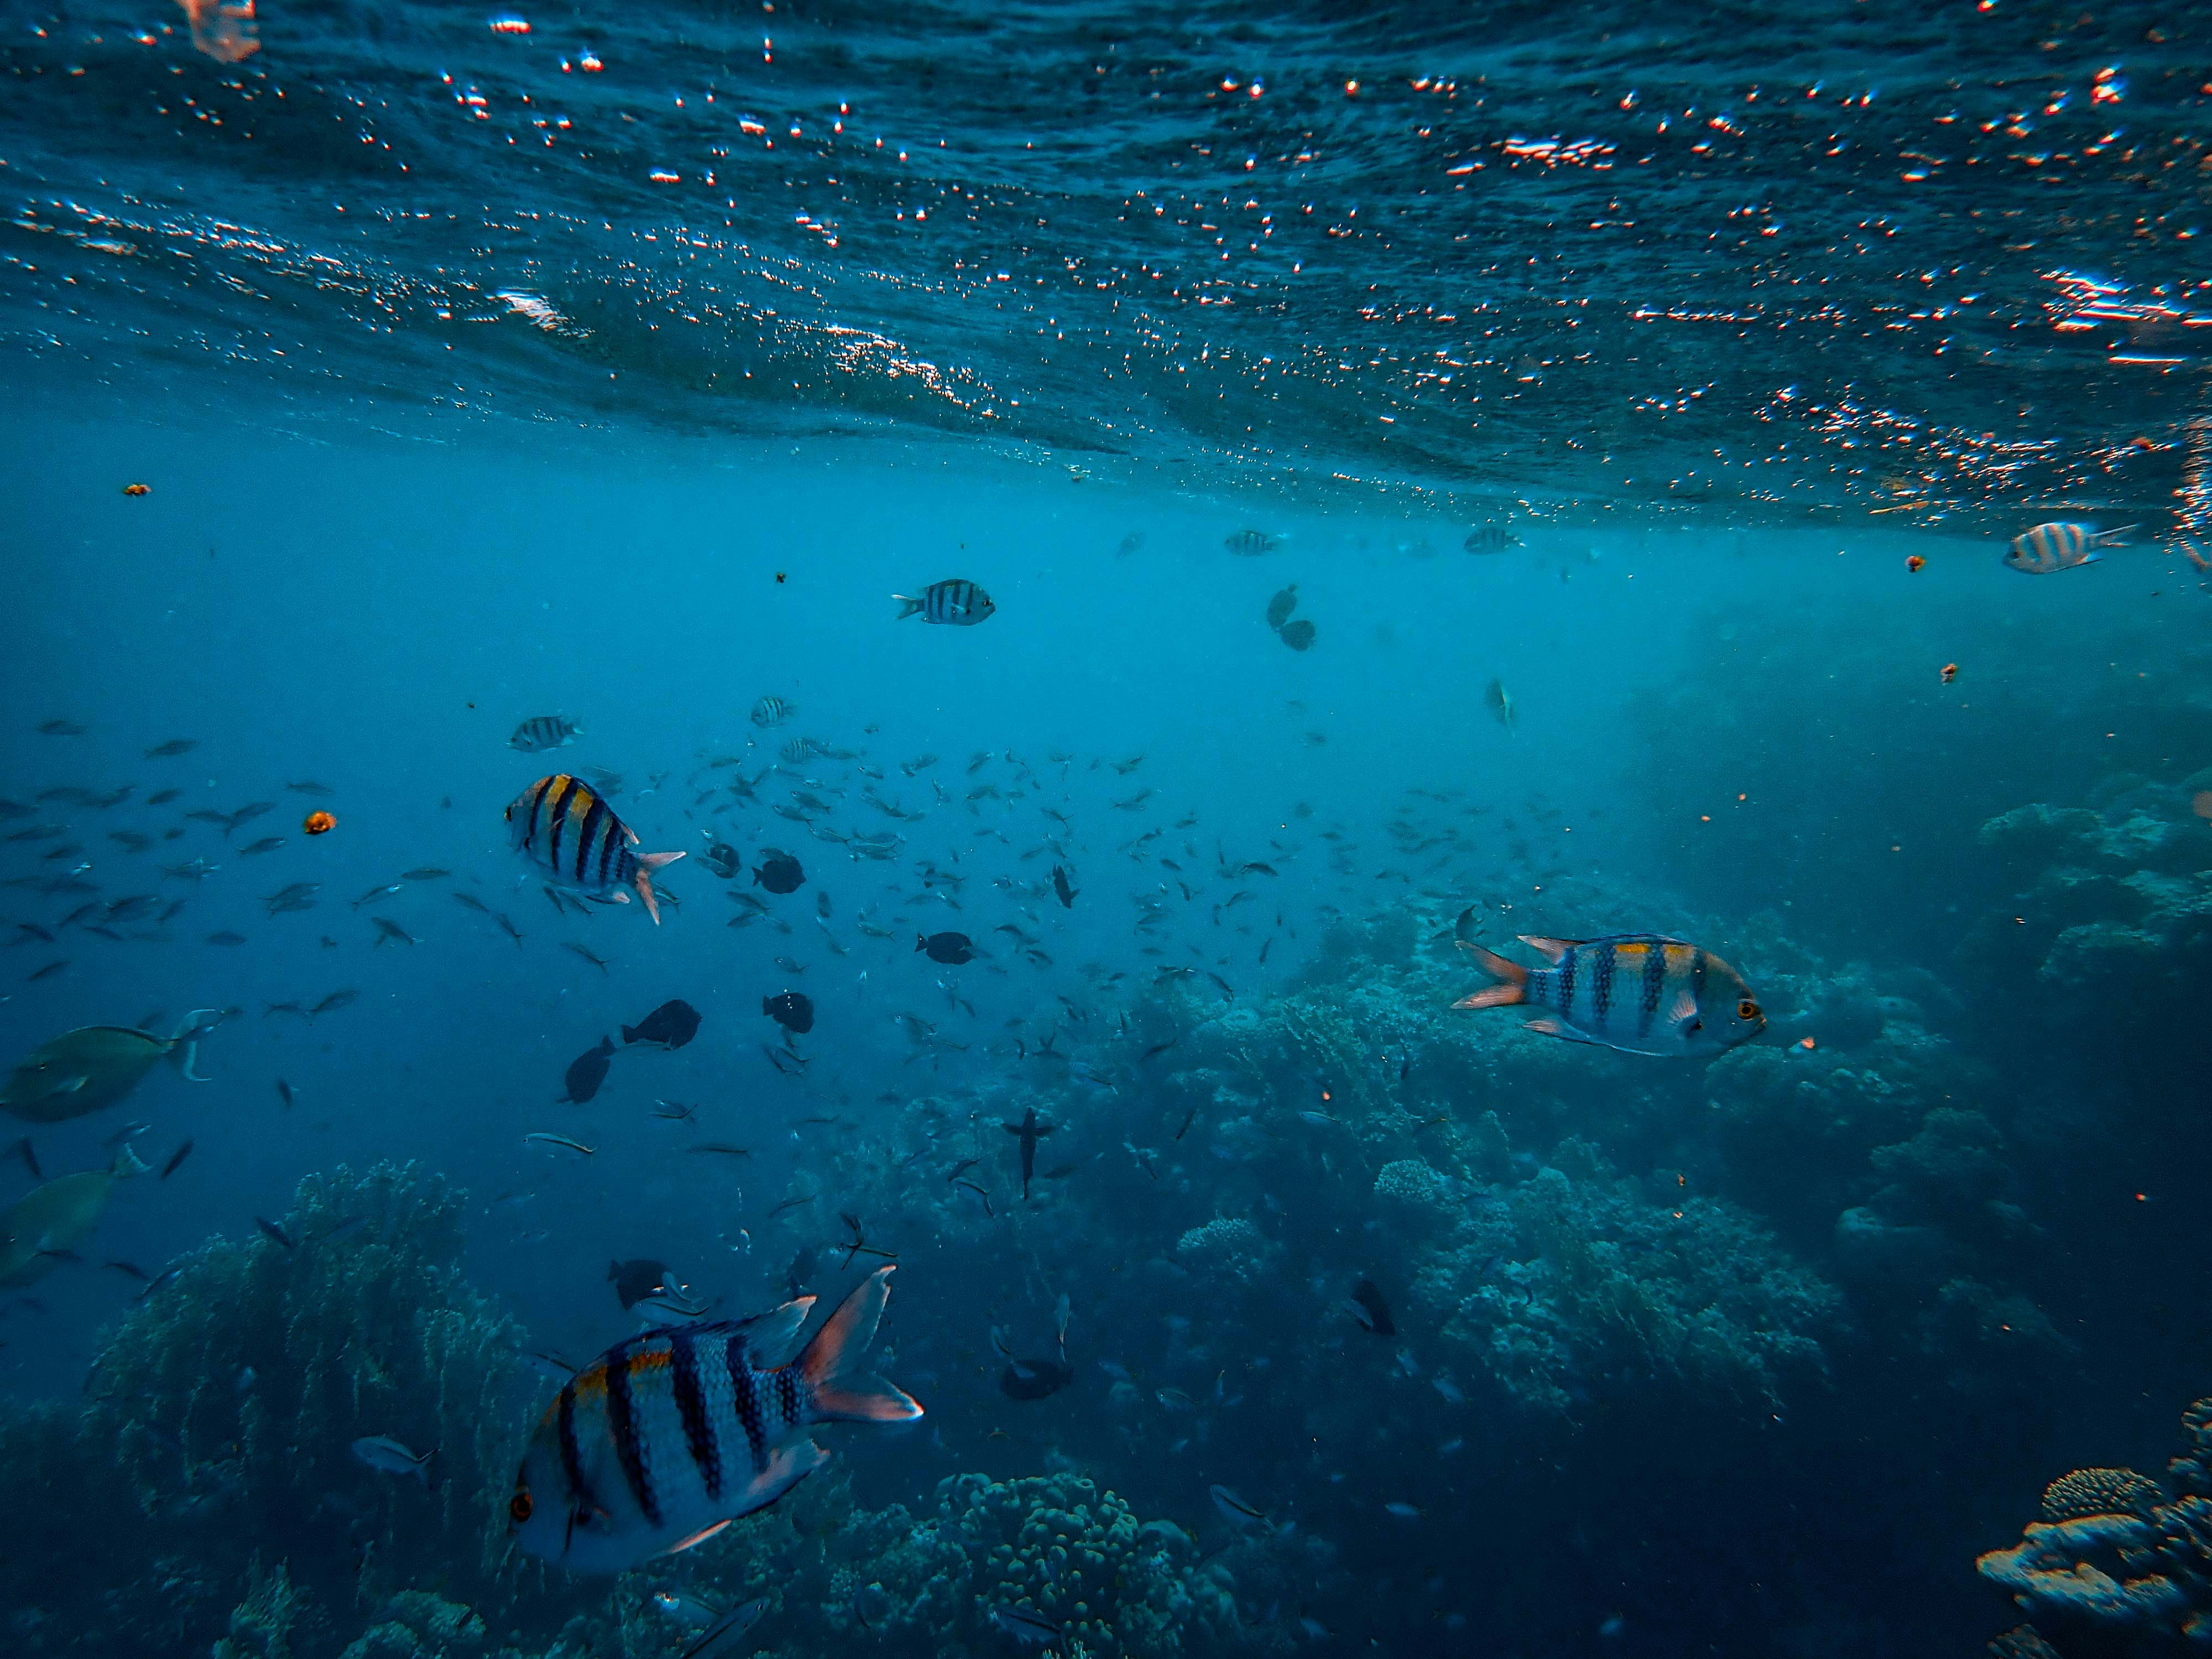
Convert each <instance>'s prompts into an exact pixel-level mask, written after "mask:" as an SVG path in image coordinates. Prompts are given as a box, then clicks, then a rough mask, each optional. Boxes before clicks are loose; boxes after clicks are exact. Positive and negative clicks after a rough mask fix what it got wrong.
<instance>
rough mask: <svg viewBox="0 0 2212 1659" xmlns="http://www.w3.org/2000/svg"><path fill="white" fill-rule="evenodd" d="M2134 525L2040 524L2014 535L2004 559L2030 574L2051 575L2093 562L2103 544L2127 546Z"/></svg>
mask: <svg viewBox="0 0 2212 1659" xmlns="http://www.w3.org/2000/svg"><path fill="white" fill-rule="evenodd" d="M2134 529H2135V526H2133V525H2127V526H2123V527H2122V528H2120V529H2118V530H2093V529H2091V528H2090V527H2089V526H2087V525H2086V524H2039V525H2038V526H2035V528H2034V529H2033V530H2030V531H2027V532H2024V533H2022V534H2021V535H2018V536H2015V537H2014V538H2012V547H2011V550H2009V551H2008V552H2007V553H2006V554H2005V561H2004V562H2005V563H2006V564H2007V565H2008V566H2009V567H2010V568H2013V569H2015V570H2018V571H2021V572H2024V573H2025V574H2027V575H2030V576H2048V575H2049V574H2051V572H2053V571H2055V570H2071V569H2073V568H2075V566H2076V565H2083V564H2094V563H2096V562H2097V560H2098V559H2099V558H2100V554H2099V553H2098V551H2097V550H2098V549H2099V548H2100V547H2124V546H2126V545H2127V538H2128V535H2129V532H2131V531H2133V530H2134Z"/></svg>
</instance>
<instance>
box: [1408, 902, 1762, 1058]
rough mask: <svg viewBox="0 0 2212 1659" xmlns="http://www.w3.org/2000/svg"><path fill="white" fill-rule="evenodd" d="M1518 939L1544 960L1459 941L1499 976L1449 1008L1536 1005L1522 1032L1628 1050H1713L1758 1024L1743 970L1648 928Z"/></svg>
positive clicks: (1746, 1036) (1744, 1038)
mask: <svg viewBox="0 0 2212 1659" xmlns="http://www.w3.org/2000/svg"><path fill="white" fill-rule="evenodd" d="M1521 942H1522V944H1523V945H1528V947H1529V948H1530V949H1531V950H1535V951H1542V952H1543V953H1544V955H1545V956H1546V957H1547V958H1548V959H1549V960H1550V962H1551V964H1552V965H1551V966H1550V967H1548V968H1523V967H1522V965H1521V964H1520V963H1517V962H1509V961H1507V960H1506V959H1505V958H1504V957H1501V956H1498V955H1497V954H1496V953H1495V952H1493V951H1486V950H1484V949H1483V948H1482V947H1481V946H1480V945H1474V944H1470V943H1468V941H1466V940H1464V939H1462V940H1460V941H1459V942H1458V943H1459V947H1460V949H1461V950H1462V951H1467V952H1468V954H1469V955H1471V956H1472V957H1474V959H1475V960H1476V961H1477V962H1479V963H1481V964H1482V966H1483V968H1484V969H1485V970H1486V972H1488V973H1489V974H1490V975H1491V976H1492V978H1493V979H1495V980H1497V981H1498V983H1497V984H1495V985H1490V986H1486V987H1483V988H1482V989H1481V990H1480V991H1477V992H1476V993H1475V994H1474V995H1473V996H1471V997H1467V998H1464V999H1462V1000H1460V1001H1458V1002H1455V1003H1454V1004H1452V1006H1453V1007H1455V1008H1504V1007H1516V1006H1524V1005H1525V1006H1529V1007H1534V1008H1541V1009H1543V1010H1546V1011H1547V1012H1544V1013H1542V1014H1541V1015H1539V1016H1538V1017H1537V1018H1534V1019H1531V1020H1528V1021H1527V1022H1525V1023H1526V1024H1527V1025H1528V1029H1529V1030H1532V1031H1541V1032H1542V1033H1543V1034H1544V1035H1545V1036H1555V1037H1564V1038H1565V1039H1566V1040H1567V1041H1568V1042H1594V1043H1596V1044H1598V1045H1599V1046H1600V1047H1601V1048H1618V1049H1620V1051H1621V1052H1622V1053H1624V1054H1660V1055H1666V1056H1674V1055H1687V1054H1719V1053H1720V1052H1721V1051H1722V1050H1723V1049H1724V1048H1735V1046H1736V1045H1737V1044H1738V1043H1740V1042H1750V1041H1751V1040H1752V1038H1753V1037H1755V1036H1758V1035H1759V1033H1760V1032H1761V1031H1763V1030H1765V1029H1766V1016H1765V1014H1764V1013H1763V1012H1760V1010H1759V999H1758V998H1757V997H1755V996H1753V994H1752V990H1751V987H1750V986H1748V985H1747V984H1745V983H1744V981H1743V976H1742V975H1741V974H1739V973H1737V972H1736V970H1735V969H1733V968H1731V967H1729V965H1728V963H1725V962H1723V961H1722V960H1721V959H1720V958H1719V957H1717V956H1714V955H1713V954H1711V952H1710V951H1703V950H1700V949H1699V947H1698V946H1696V945H1685V944H1684V943H1683V942H1682V941H1681V940H1680V939H1665V938H1662V937H1661V936H1660V935H1659V934H1657V933H1619V934H1615V935H1614V936H1613V938H1611V939H1543V938H1540V937H1538V936H1536V935H1534V934H1527V933H1524V934H1522V936H1521Z"/></svg>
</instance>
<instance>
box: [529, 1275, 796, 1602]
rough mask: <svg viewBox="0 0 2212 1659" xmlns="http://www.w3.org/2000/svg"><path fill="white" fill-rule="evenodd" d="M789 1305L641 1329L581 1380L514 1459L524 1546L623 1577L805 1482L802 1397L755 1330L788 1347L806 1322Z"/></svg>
mask: <svg viewBox="0 0 2212 1659" xmlns="http://www.w3.org/2000/svg"><path fill="white" fill-rule="evenodd" d="M793 1308H794V1309H796V1310H797V1313H796V1316H795V1317H792V1318H785V1317H784V1316H783V1314H782V1313H781V1311H780V1312H779V1313H776V1314H769V1315H768V1316H765V1317H764V1318H763V1319H757V1320H746V1321H743V1322H737V1323H720V1324H713V1325H697V1326H691V1327H688V1328H683V1329H678V1330H659V1331H647V1333H645V1334H643V1335H641V1336H635V1337H632V1338H631V1339H629V1340H628V1341H626V1342H618V1343H617V1344H616V1345H615V1346H613V1347H611V1348H610V1349H608V1350H607V1352H605V1353H604V1354H602V1355H601V1356H600V1357H599V1358H598V1359H596V1360H594V1361H593V1362H592V1364H589V1365H587V1366H586V1367H585V1368H584V1369H583V1370H580V1371H579V1372H577V1373H576V1375H575V1376H574V1377H572V1378H571V1379H570V1380H569V1381H568V1383H567V1384H566V1385H565V1386H564V1387H563V1388H562V1390H561V1392H560V1395H558V1397H556V1399H555V1401H553V1403H552V1405H551V1406H550V1407H547V1408H546V1412H545V1414H544V1418H543V1419H540V1420H539V1422H538V1429H537V1431H536V1432H535V1433H534V1434H533V1435H532V1437H531V1442H530V1449H529V1450H528V1452H527V1453H526V1455H525V1456H524V1459H523V1464H522V1474H521V1478H520V1481H519V1482H518V1484H517V1492H518V1497H520V1495H521V1494H528V1495H529V1497H530V1500H531V1501H530V1514H529V1516H528V1517H527V1518H526V1519H525V1520H523V1521H520V1522H518V1523H517V1532H518V1534H519V1541H520V1543H521V1545H522V1547H523V1548H524V1549H526V1550H527V1551H529V1552H530V1553H532V1554H533V1555H540V1556H544V1557H545V1558H546V1559H549V1560H553V1561H557V1562H559V1563H560V1564H561V1565H562V1566H566V1567H569V1568H573V1569H574V1570H576V1571H582V1572H619V1571H623V1570H624V1569H625V1568H628V1567H631V1566H635V1565H636V1564H637V1563H639V1562H640V1561H643V1560H647V1559H650V1558H652V1557H653V1556H656V1555H665V1554H668V1553H671V1552H673V1551H676V1550H679V1549H682V1548H684V1547H686V1546H687V1545H689V1544H691V1543H695V1542H697V1541H699V1540H700V1539H701V1537H702V1535H706V1534H711V1533H712V1532H714V1531H715V1530H719V1529H720V1527H721V1526H723V1525H726V1524H727V1523H728V1522H731V1521H733V1520H735V1519H737V1518H738V1516H744V1515H750V1514H751V1513H752V1512H753V1511H754V1510H760V1509H765V1508H766V1507H767V1506H768V1505H769V1504H773V1503H774V1502H775V1500H776V1499H777V1498H781V1496H782V1495H783V1494H784V1493H785V1492H787V1491H789V1490H790V1489H791V1488H792V1487H793V1486H795V1485H797V1484H798V1483H799V1481H800V1480H803V1479H804V1478H805V1476H806V1475H808V1474H811V1473H812V1472H813V1471H814V1469H815V1468H817V1467H818V1466H819V1465H820V1464H821V1462H823V1459H824V1458H825V1457H826V1456H827V1454H826V1453H824V1452H823V1450H822V1449H820V1448H819V1447H817V1446H816V1445H815V1444H813V1443H811V1441H805V1440H799V1441H793V1440H792V1438H791V1437H792V1435H793V1431H795V1430H798V1429H800V1428H803V1427H805V1425H808V1424H810V1423H813V1422H816V1421H818V1420H819V1419H818V1418H817V1416H816V1414H815V1413H814V1412H813V1410H812V1399H811V1389H809V1388H808V1386H807V1384H806V1383H805V1378H804V1377H802V1376H801V1375H800V1374H799V1368H798V1367H797V1366H796V1365H793V1364H780V1365H775V1366H773V1367H769V1368H763V1367H761V1366H759V1365H757V1364H755V1363H754V1348H753V1344H754V1343H755V1342H757V1341H758V1340H760V1334H761V1332H762V1330H763V1327H769V1333H768V1334H769V1338H770V1339H771V1340H778V1339H779V1338H780V1340H781V1341H782V1342H783V1343H784V1344H785V1345H786V1346H788V1340H789V1334H790V1333H791V1332H792V1331H793V1330H795V1329H796V1328H797V1326H798V1324H799V1321H801V1320H803V1319H804V1318H805V1307H803V1306H800V1305H799V1304H793ZM509 1513H510V1514H511V1515H512V1514H513V1504H510V1506H509Z"/></svg>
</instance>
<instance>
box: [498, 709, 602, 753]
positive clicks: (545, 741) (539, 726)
mask: <svg viewBox="0 0 2212 1659" xmlns="http://www.w3.org/2000/svg"><path fill="white" fill-rule="evenodd" d="M583 735H584V728H583V727H582V726H579V725H577V724H576V722H575V721H574V720H570V719H569V718H568V716H567V715H566V714H540V715H538V718H537V719H535V720H525V721H523V723H522V724H521V725H520V726H516V727H515V728H514V735H513V737H511V738H508V739H507V747H508V748H510V749H517V750H521V751H522V753H524V754H526V755H534V754H536V753H537V752H538V750H541V749H560V748H562V747H565V746H566V745H567V744H572V743H574V742H575V740H576V739H577V738H580V737H582V736H583Z"/></svg>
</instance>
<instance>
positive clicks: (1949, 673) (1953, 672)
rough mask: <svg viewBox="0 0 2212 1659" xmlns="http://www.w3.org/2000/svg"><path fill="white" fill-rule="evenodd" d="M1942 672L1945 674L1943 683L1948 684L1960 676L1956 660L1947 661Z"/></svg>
mask: <svg viewBox="0 0 2212 1659" xmlns="http://www.w3.org/2000/svg"><path fill="white" fill-rule="evenodd" d="M1942 675H1943V684H1946V685H1948V684H1950V683H1951V682H1952V681H1953V680H1955V679H1957V678H1959V665H1958V664H1956V663H1954V662H1947V663H1945V664H1944V665H1943V667H1942Z"/></svg>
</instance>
